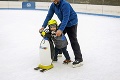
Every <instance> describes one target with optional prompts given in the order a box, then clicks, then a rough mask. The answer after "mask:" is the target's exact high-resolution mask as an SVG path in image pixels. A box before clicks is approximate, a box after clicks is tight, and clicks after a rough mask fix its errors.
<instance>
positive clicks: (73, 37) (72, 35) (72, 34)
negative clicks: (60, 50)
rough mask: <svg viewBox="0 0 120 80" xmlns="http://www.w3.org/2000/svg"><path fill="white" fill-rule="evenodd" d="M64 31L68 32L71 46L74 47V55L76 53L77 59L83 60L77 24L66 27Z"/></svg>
mask: <svg viewBox="0 0 120 80" xmlns="http://www.w3.org/2000/svg"><path fill="white" fill-rule="evenodd" d="M63 33H64V34H66V33H67V35H68V37H69V40H70V43H71V47H72V49H73V52H74V55H75V60H82V54H81V50H80V45H79V43H78V40H77V24H76V25H73V26H71V27H65V29H64V31H63Z"/></svg>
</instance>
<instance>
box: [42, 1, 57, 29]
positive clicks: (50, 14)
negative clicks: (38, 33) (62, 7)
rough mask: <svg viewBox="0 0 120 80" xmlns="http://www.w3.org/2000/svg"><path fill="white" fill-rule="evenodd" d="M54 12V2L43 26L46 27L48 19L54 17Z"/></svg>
mask: <svg viewBox="0 0 120 80" xmlns="http://www.w3.org/2000/svg"><path fill="white" fill-rule="evenodd" d="M54 12H55V11H54V5H53V3H52V4H51V6H50V8H49V11H48V14H47V16H46V19H45V20H44V23H43V25H42V27H44V28H46V26H47V24H48V21H49V20H50V19H51V18H52V17H53V14H54Z"/></svg>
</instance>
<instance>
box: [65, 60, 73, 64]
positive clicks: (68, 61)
mask: <svg viewBox="0 0 120 80" xmlns="http://www.w3.org/2000/svg"><path fill="white" fill-rule="evenodd" d="M70 62H72V61H71V60H64V61H63V64H68V63H70Z"/></svg>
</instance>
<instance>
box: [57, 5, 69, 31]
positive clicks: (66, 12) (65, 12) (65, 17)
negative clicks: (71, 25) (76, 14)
mask: <svg viewBox="0 0 120 80" xmlns="http://www.w3.org/2000/svg"><path fill="white" fill-rule="evenodd" d="M62 14H63V20H62V22H61V25H60V27H59V30H61V31H63V30H64V29H65V27H66V25H67V23H68V21H69V16H70V5H69V4H67V3H66V4H63V6H62Z"/></svg>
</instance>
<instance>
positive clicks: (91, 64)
mask: <svg viewBox="0 0 120 80" xmlns="http://www.w3.org/2000/svg"><path fill="white" fill-rule="evenodd" d="M46 14H47V11H37V10H36V11H34V10H0V80H120V18H112V17H105V16H94V15H84V14H78V18H79V25H78V32H77V34H78V41H79V43H80V47H81V51H82V54H83V59H84V62H83V66H81V67H77V68H72V65H71V64H69V65H64V64H62V61H63V60H64V57H61V58H59V61H58V62H57V63H53V64H54V68H53V69H51V70H49V71H46V72H45V73H41V72H39V71H34V70H33V68H34V67H36V66H37V65H38V64H39V60H40V59H39V44H40V41H41V39H42V37H41V36H40V34H39V32H38V31H39V29H40V28H41V26H42V23H43V21H44V19H45V16H46ZM53 18H54V19H56V20H58V18H57V17H56V15H55V16H54V17H53ZM58 22H60V21H59V20H58ZM66 36H67V35H66ZM68 51H69V54H70V57H71V59H72V60H73V61H74V54H73V51H72V49H71V46H70V42H69V45H68Z"/></svg>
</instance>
